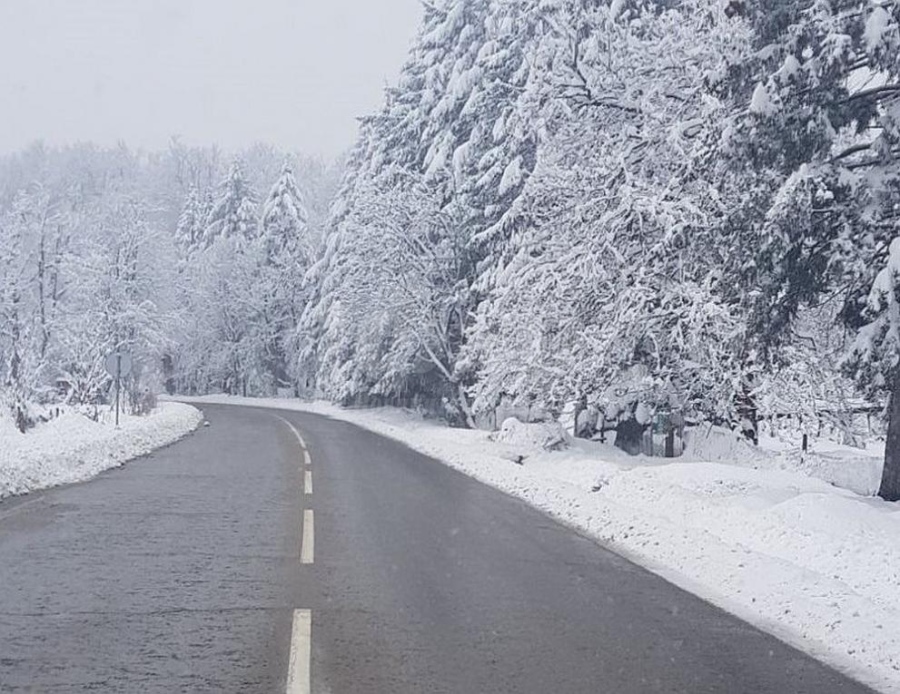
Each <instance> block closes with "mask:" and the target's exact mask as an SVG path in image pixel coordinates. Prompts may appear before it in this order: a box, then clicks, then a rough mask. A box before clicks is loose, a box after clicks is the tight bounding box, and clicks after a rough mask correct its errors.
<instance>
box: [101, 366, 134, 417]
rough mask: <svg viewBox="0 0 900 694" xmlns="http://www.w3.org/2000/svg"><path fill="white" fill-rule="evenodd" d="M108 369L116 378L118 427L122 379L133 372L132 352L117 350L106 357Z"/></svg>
mask: <svg viewBox="0 0 900 694" xmlns="http://www.w3.org/2000/svg"><path fill="white" fill-rule="evenodd" d="M104 365H105V366H106V371H107V372H108V373H109V375H110V376H112V377H113V378H114V379H115V380H116V427H117V428H118V426H119V398H120V392H121V390H122V379H123V378H125V377H126V376H128V375H129V374H130V373H131V370H132V368H133V366H134V360H133V359H132V358H131V352H126V351H123V350H116V351H115V352H112V353H111V354H110V355H109V356H107V357H106V361H105V362H104Z"/></svg>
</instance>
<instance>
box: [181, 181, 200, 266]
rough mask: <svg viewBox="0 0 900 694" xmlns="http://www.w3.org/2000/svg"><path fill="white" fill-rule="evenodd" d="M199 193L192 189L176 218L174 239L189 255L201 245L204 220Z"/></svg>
mask: <svg viewBox="0 0 900 694" xmlns="http://www.w3.org/2000/svg"><path fill="white" fill-rule="evenodd" d="M206 217H207V215H206V214H204V211H203V206H202V204H201V200H200V193H199V191H198V190H197V189H196V188H194V187H192V188H191V189H190V191H189V192H188V196H187V199H186V200H185V202H184V206H183V208H182V210H181V215H180V216H179V217H178V225H177V227H176V229H175V237H176V239H177V240H178V244H179V245H180V246H181V248H182V249H183V251H184V252H185V253H191V252H193V251H194V250H196V249H197V248H199V247H200V245H201V244H202V243H203V232H204V230H205V228H206V227H205V220H206Z"/></svg>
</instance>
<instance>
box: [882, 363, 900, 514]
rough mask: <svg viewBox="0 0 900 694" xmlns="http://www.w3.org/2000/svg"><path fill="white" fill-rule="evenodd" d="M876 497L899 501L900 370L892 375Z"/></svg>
mask: <svg viewBox="0 0 900 694" xmlns="http://www.w3.org/2000/svg"><path fill="white" fill-rule="evenodd" d="M878 496H880V497H881V498H882V499H884V500H885V501H900V369H898V370H897V373H896V374H895V375H894V390H893V392H892V393H891V403H890V405H889V408H888V433H887V441H885V443H884V472H883V473H882V475H881V488H880V489H879V490H878Z"/></svg>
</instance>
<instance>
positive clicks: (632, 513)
mask: <svg viewBox="0 0 900 694" xmlns="http://www.w3.org/2000/svg"><path fill="white" fill-rule="evenodd" d="M185 401H191V402H194V401H196V402H200V403H203V402H207V403H231V404H244V405H253V406H263V407H274V408H281V409H291V410H300V411H305V412H313V413H318V414H324V415H327V416H330V417H333V418H336V419H341V420H345V421H349V422H352V423H354V424H357V425H360V426H363V427H365V428H367V429H369V430H371V431H375V432H377V433H380V434H384V435H386V436H389V437H391V438H394V439H396V440H399V441H402V442H403V443H406V444H407V445H409V446H410V447H412V448H414V449H416V450H418V451H421V452H422V453H425V454H427V455H430V456H432V457H435V458H438V459H441V460H443V461H445V462H446V463H448V464H450V465H452V466H453V467H455V468H457V469H459V470H461V471H462V472H465V473H467V474H469V475H472V476H473V477H476V478H477V479H479V480H482V481H484V482H486V483H487V484H490V485H492V486H494V487H497V488H498V489H501V490H503V491H505V492H508V493H510V494H513V495H515V496H518V497H520V498H522V499H524V500H526V501H528V502H529V503H531V504H532V505H534V506H536V507H537V508H540V509H542V510H543V511H545V512H547V513H548V514H550V515H552V516H554V517H555V518H557V519H559V520H561V521H562V522H564V523H566V524H568V525H570V526H572V527H574V528H577V529H578V530H579V531H581V532H584V533H586V534H589V535H591V536H593V537H595V538H597V539H598V540H600V541H602V542H604V543H605V544H608V545H610V546H612V547H613V548H615V549H616V550H617V551H619V552H621V553H623V554H625V555H626V556H628V557H630V558H632V559H633V560H635V561H638V562H640V563H641V564H643V565H645V566H647V567H648V568H650V569H651V570H653V571H655V572H657V573H658V574H660V575H662V576H664V577H665V578H667V579H668V580H670V581H672V582H673V583H676V584H678V585H680V586H682V587H684V588H686V589H688V590H690V591H692V592H694V593H696V594H698V595H700V596H702V597H704V598H706V599H707V600H710V601H711V602H713V603H715V604H718V605H720V606H722V607H723V608H725V609H727V610H729V611H730V612H732V613H734V614H737V615H738V616H740V617H742V618H743V619H745V620H747V621H749V622H751V623H753V624H756V625H758V626H760V627H762V628H763V629H765V630H767V631H769V632H771V633H773V634H775V635H777V636H778V637H780V638H781V639H783V640H785V641H787V642H789V643H791V644H793V645H795V646H797V647H798V648H800V649H802V650H804V651H806V652H808V653H811V654H812V655H814V656H816V657H818V658H820V659H821V660H824V661H826V662H829V663H831V664H832V665H834V666H836V667H838V668H840V669H841V670H843V671H845V672H848V673H849V674H851V675H853V676H855V677H856V678H858V679H860V680H862V681H864V682H866V683H867V684H869V685H871V686H873V687H875V688H877V689H880V690H881V691H883V692H897V693H900V605H898V598H900V505H897V504H888V503H884V502H881V501H879V500H877V499H873V498H869V497H864V496H860V495H858V494H855V493H853V492H852V491H849V490H847V489H842V488H839V487H836V486H833V484H830V483H828V482H825V481H823V480H821V479H816V478H815V477H812V476H810V475H809V470H803V472H806V473H807V474H801V472H797V471H791V470H785V469H775V466H774V464H773V465H763V466H761V467H762V469H755V468H754V467H750V466H748V464H747V462H746V461H740V464H727V463H724V462H703V461H698V460H694V461H686V460H685V459H681V460H678V461H676V462H672V461H666V460H663V459H655V458H654V459H651V458H631V457H629V456H627V455H625V454H623V453H621V452H619V451H617V450H616V449H614V448H612V447H609V446H605V445H603V444H596V443H590V442H581V441H578V442H575V444H574V446H573V447H572V448H570V449H568V450H566V451H563V452H558V453H547V452H543V451H541V450H539V449H537V448H533V447H528V446H527V445H525V444H518V443H500V442H497V441H495V440H493V439H492V437H491V436H490V435H489V434H487V433H485V432H479V431H463V430H457V429H449V428H447V427H445V426H442V425H440V424H439V423H434V422H429V421H423V420H421V419H419V418H417V417H415V416H414V415H412V414H410V413H407V412H403V411H399V410H393V409H381V410H344V409H341V408H338V407H335V406H333V405H329V404H325V403H301V402H296V401H290V400H276V399H268V400H266V399H252V398H234V397H227V396H211V397H205V398H199V399H187V398H185ZM521 455H524V456H526V457H525V460H524V465H517V464H516V463H514V462H512V461H513V459H515V458H516V457H518V456H521ZM780 461H781V462H780V463H779V465H787V462H786V461H789V459H788V458H784V457H782V458H781V459H780ZM869 468H870V466H868V465H865V466H861V467H860V473H859V474H860V475H863V476H865V475H871V470H870V469H869ZM842 474H846V471H844V473H842ZM864 481H865V480H863V482H864Z"/></svg>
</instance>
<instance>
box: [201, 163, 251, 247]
mask: <svg viewBox="0 0 900 694" xmlns="http://www.w3.org/2000/svg"><path fill="white" fill-rule="evenodd" d="M256 233H257V212H256V195H255V193H254V192H253V189H252V188H251V187H250V185H249V184H248V183H247V180H246V178H245V176H244V170H243V165H242V163H241V161H240V160H239V159H235V160H234V161H233V162H232V164H231V168H230V169H229V171H228V175H227V176H226V177H225V180H223V181H222V183H221V184H220V185H219V191H218V195H217V197H216V199H215V200H214V201H213V203H212V207H211V208H210V211H209V215H208V216H207V219H206V229H205V231H204V242H205V244H206V246H207V247H209V246H210V245H212V244H213V243H214V242H215V241H216V240H217V239H220V238H221V239H234V240H235V241H237V242H238V243H245V242H249V241H250V240H252V239H253V238H255V237H256Z"/></svg>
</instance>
